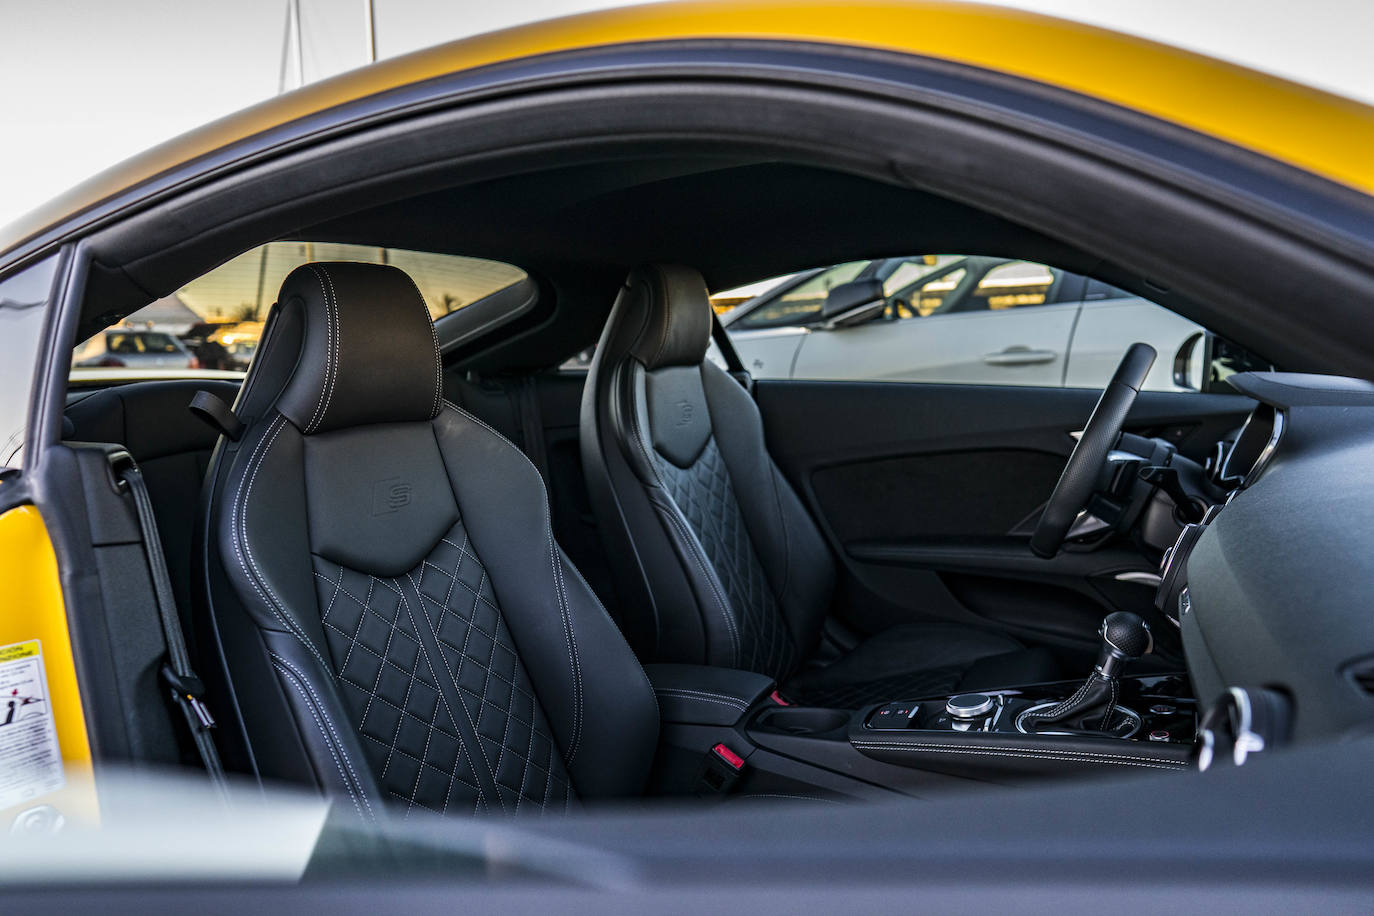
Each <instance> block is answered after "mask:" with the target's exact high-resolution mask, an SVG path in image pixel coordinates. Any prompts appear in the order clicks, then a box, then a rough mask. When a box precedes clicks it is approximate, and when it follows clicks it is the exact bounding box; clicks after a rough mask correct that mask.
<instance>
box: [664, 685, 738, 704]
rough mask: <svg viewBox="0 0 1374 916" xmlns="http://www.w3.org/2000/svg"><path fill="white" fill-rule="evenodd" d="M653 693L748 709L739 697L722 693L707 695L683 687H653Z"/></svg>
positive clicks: (703, 692) (701, 691)
mask: <svg viewBox="0 0 1374 916" xmlns="http://www.w3.org/2000/svg"><path fill="white" fill-rule="evenodd" d="M654 692H655V693H663V694H676V695H679V696H682V697H687V698H692V699H701V700H703V701H709V702H715V703H725V704H726V705H728V706H735V707H738V708H739V709H748V708H749V704H748V703H746V702H744V701H743V700H741V699H740V698H739V697H732V696H728V695H727V694H723V693H709V692H707V691H705V690H688V689H687V688H685V687H655V688H654Z"/></svg>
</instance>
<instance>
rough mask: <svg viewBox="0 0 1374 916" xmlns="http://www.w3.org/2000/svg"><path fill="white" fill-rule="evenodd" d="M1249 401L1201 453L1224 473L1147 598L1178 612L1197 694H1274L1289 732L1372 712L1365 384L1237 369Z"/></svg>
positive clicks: (1373, 446)
mask: <svg viewBox="0 0 1374 916" xmlns="http://www.w3.org/2000/svg"><path fill="white" fill-rule="evenodd" d="M1230 382H1231V384H1232V385H1233V386H1234V387H1235V388H1236V389H1237V390H1238V391H1240V392H1241V393H1242V394H1245V395H1247V396H1249V397H1251V398H1254V399H1255V400H1256V401H1257V402H1258V405H1257V406H1256V408H1255V410H1254V411H1253V412H1252V414H1251V415H1250V417H1249V419H1248V420H1247V422H1246V424H1245V426H1244V428H1243V429H1242V431H1241V432H1240V434H1239V435H1238V436H1237V437H1236V440H1235V442H1234V443H1233V444H1232V445H1231V446H1230V447H1229V448H1224V449H1223V450H1222V453H1221V454H1220V455H1219V456H1218V458H1219V460H1214V461H1213V463H1212V473H1213V475H1214V478H1213V479H1214V480H1216V481H1217V482H1218V483H1222V484H1224V485H1229V486H1231V487H1234V489H1232V490H1231V492H1230V494H1229V496H1228V498H1227V499H1226V501H1225V502H1224V503H1223V504H1221V505H1218V506H1214V507H1213V508H1212V509H1211V510H1210V511H1209V512H1208V513H1207V516H1206V517H1205V518H1204V519H1203V520H1202V522H1200V523H1198V524H1194V525H1189V526H1187V527H1185V528H1184V530H1183V532H1182V533H1181V534H1180V535H1179V539H1178V541H1177V542H1176V543H1175V545H1174V546H1173V547H1172V548H1171V549H1170V551H1169V552H1168V553H1167V554H1166V556H1165V561H1164V564H1163V573H1162V581H1161V584H1160V590H1159V596H1158V605H1159V607H1160V609H1161V610H1163V611H1164V612H1165V613H1166V614H1167V615H1168V616H1170V618H1171V619H1174V620H1176V621H1177V622H1178V624H1179V629H1180V632H1181V636H1182V640H1183V645H1184V651H1185V654H1186V656H1187V662H1188V669H1189V674H1190V675H1191V677H1192V680H1193V684H1194V688H1195V691H1196V695H1197V697H1198V699H1199V701H1201V702H1202V703H1203V704H1204V706H1206V705H1207V704H1209V703H1212V702H1214V701H1215V700H1217V699H1218V698H1221V697H1225V696H1227V695H1228V694H1229V693H1231V692H1233V691H1232V688H1238V687H1239V688H1245V689H1248V690H1253V691H1263V692H1265V693H1267V694H1268V695H1270V696H1274V697H1276V698H1282V701H1283V702H1284V703H1285V704H1286V705H1287V706H1288V708H1289V709H1290V711H1291V715H1290V716H1289V717H1288V718H1289V721H1288V722H1287V723H1286V724H1285V729H1286V730H1288V731H1291V735H1292V737H1293V738H1294V739H1297V740H1302V739H1304V738H1311V737H1332V736H1338V735H1342V734H1347V733H1351V732H1358V731H1363V730H1365V729H1366V728H1367V727H1368V726H1369V725H1370V724H1371V723H1374V384H1371V383H1370V382H1366V381H1363V380H1359V379H1344V378H1335V377H1329V376H1314V375H1298V374H1291V373H1275V372H1263V373H1241V374H1238V375H1235V376H1232V377H1231V379H1230Z"/></svg>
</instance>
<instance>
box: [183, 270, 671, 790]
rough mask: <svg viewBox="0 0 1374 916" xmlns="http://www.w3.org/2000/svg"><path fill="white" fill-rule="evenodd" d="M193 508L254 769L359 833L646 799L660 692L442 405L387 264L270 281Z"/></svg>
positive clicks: (424, 329)
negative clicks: (331, 802) (255, 352)
mask: <svg viewBox="0 0 1374 916" xmlns="http://www.w3.org/2000/svg"><path fill="white" fill-rule="evenodd" d="M273 311H274V314H273V316H272V318H271V319H270V320H269V325H268V329H267V332H266V335H265V340H264V343H263V346H262V347H261V348H260V351H259V356H258V359H257V361H256V362H255V364H254V367H253V369H252V370H251V371H250V375H249V377H248V379H247V380H246V381H245V384H244V389H243V392H242V393H241V395H240V398H239V401H238V402H237V404H236V412H237V413H238V414H239V416H240V418H241V419H242V420H243V421H244V423H245V425H246V430H245V433H244V435H243V436H242V437H241V438H240V439H239V440H238V441H237V442H228V441H226V442H224V443H222V446H221V449H220V451H218V452H217V453H216V456H215V459H214V463H213V467H212V470H211V478H210V481H209V484H208V491H207V497H206V506H205V511H206V518H205V527H204V531H205V541H206V543H205V547H204V551H203V557H202V562H203V563H204V564H205V569H204V577H203V579H202V581H203V582H204V604H205V606H204V614H205V615H206V620H207V622H208V624H209V627H210V629H211V631H212V632H213V634H214V638H215V640H216V643H217V645H218V647H219V649H220V651H221V654H222V658H223V662H224V675H225V679H224V690H225V692H226V693H227V694H228V697H227V699H228V700H229V701H230V702H232V703H233V704H234V705H235V707H236V710H237V713H238V715H239V717H240V719H241V721H242V724H243V734H244V737H245V739H246V746H247V756H248V761H247V765H248V766H250V767H252V768H253V769H254V770H255V771H256V772H257V773H259V774H260V775H262V776H264V777H272V778H278V779H287V780H294V781H298V782H303V783H307V784H312V785H316V786H319V787H321V788H323V789H324V790H325V791H328V792H330V793H334V794H338V795H340V796H342V797H346V798H348V799H349V800H350V802H351V806H352V808H353V810H355V811H356V812H357V813H358V814H359V815H360V816H363V817H375V816H378V815H379V814H380V812H381V810H382V809H383V808H384V807H386V806H388V805H390V806H394V807H399V809H400V810H402V811H403V812H405V813H418V812H423V811H431V812H434V813H437V814H455V813H461V814H469V813H473V812H479V813H492V814H499V813H507V814H510V813H516V812H520V811H549V810H553V811H558V810H565V809H567V808H568V807H570V806H571V805H573V804H574V802H575V799H576V798H577V797H579V796H580V797H584V798H585V797H596V796H620V795H634V794H637V793H638V792H639V791H641V788H642V785H643V781H644V779H645V777H646V775H647V771H648V767H649V763H650V761H651V758H652V754H653V750H654V745H655V742H656V740H657V728H658V719H657V710H656V707H655V705H654V700H653V694H652V689H651V688H650V687H649V685H648V681H647V679H646V678H645V676H644V673H643V671H642V669H641V668H640V667H639V664H638V662H637V661H636V660H635V658H634V656H633V654H632V653H631V652H630V650H629V647H628V646H627V645H626V644H625V642H624V640H623V639H622V638H621V637H620V635H619V633H618V631H617V630H616V628H615V626H614V624H613V623H612V622H611V621H610V619H609V618H608V617H607V615H606V613H605V611H604V610H603V609H602V607H601V605H600V604H599V603H598V602H597V600H596V598H595V597H594V596H593V595H592V593H591V591H590V590H589V589H588V588H587V587H586V585H585V583H583V582H582V580H581V578H580V576H579V575H578V574H577V571H576V570H575V569H574V568H573V567H572V565H571V564H570V563H569V562H568V561H567V559H566V557H565V556H564V555H563V553H562V551H561V550H560V549H559V548H558V546H557V545H556V544H555V542H554V540H553V536H552V532H551V530H550V526H549V510H548V502H547V499H546V497H545V493H544V489H543V485H542V482H541V481H540V478H539V475H538V473H537V472H536V471H535V469H534V468H533V467H532V466H531V465H530V463H529V461H528V460H527V459H526V458H525V457H524V456H523V455H522V454H521V453H520V452H519V451H518V450H517V449H516V448H515V447H514V446H512V445H511V444H510V443H509V442H507V441H506V440H505V439H504V438H502V437H501V436H500V435H498V434H497V433H495V432H494V431H492V430H491V429H490V428H489V427H487V426H486V425H484V424H482V423H481V422H480V421H478V420H476V419H475V418H473V417H472V416H470V415H468V414H466V413H464V412H462V411H461V410H459V409H457V408H455V407H453V406H452V405H450V404H448V403H446V402H445V401H444V400H443V397H442V391H441V387H440V386H441V372H440V368H441V367H440V357H439V351H438V344H437V338H436V337H435V335H434V331H433V327H432V325H431V322H430V319H429V312H428V310H427V309H426V308H425V305H424V302H423V300H422V299H421V297H420V294H419V292H418V291H417V290H416V288H415V285H414V284H413V283H412V282H411V281H410V279H409V278H408V277H407V276H406V275H405V274H404V273H402V272H401V271H399V270H396V269H395V268H391V267H384V266H380V265H368V264H356V263H329V264H311V265H306V266H305V267H302V268H300V269H298V270H296V271H294V272H293V273H292V274H291V275H290V276H289V277H288V278H287V279H286V281H285V282H284V284H283V287H282V291H281V294H280V297H279V300H278V304H277V305H276V306H275V307H274V310H273Z"/></svg>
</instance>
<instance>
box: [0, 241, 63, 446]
mask: <svg viewBox="0 0 1374 916" xmlns="http://www.w3.org/2000/svg"><path fill="white" fill-rule="evenodd" d="M56 274H57V258H56V257H55V256H54V257H51V258H48V259H47V260H46V261H43V262H41V263H39V264H36V265H34V266H33V267H29V268H27V269H25V270H21V271H19V272H18V273H14V274H10V275H9V276H7V277H5V278H4V279H0V467H10V468H16V467H19V466H20V465H21V464H22V462H23V450H24V437H25V434H26V432H27V425H28V417H29V405H30V402H31V401H32V399H33V384H34V373H35V371H36V369H37V365H38V353H39V349H40V346H41V344H42V342H43V322H44V319H45V318H46V316H47V312H48V303H49V301H50V300H51V297H52V286H53V280H54V279H55V277H56Z"/></svg>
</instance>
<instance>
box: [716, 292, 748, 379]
mask: <svg viewBox="0 0 1374 916" xmlns="http://www.w3.org/2000/svg"><path fill="white" fill-rule="evenodd" d="M711 339H712V340H714V341H715V343H716V349H717V350H719V351H720V356H721V359H723V360H725V370H726V372H728V373H729V374H730V376H731V377H732V378H733V379H734V380H735V381H737V382H739V383H740V384H741V385H743V386H744V390H745V391H747V392H749V393H750V394H751V395H752V394H753V393H754V377H753V376H752V375H750V374H749V370H748V369H746V368H744V363H743V362H741V361H740V358H739V353H738V352H736V350H735V345H734V343H733V342H732V341H731V340H730V335H729V334H728V333H726V331H725V325H723V324H721V323H720V316H719V315H717V314H716V313H715V312H714V311H713V312H712V313H711Z"/></svg>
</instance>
